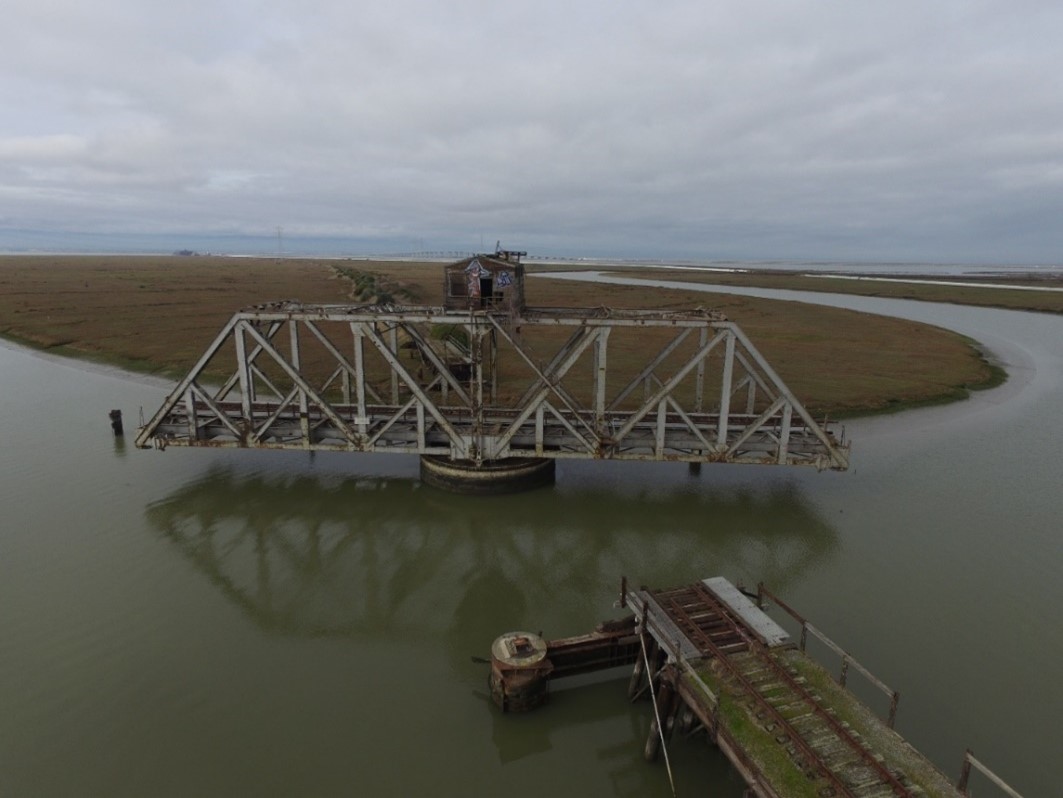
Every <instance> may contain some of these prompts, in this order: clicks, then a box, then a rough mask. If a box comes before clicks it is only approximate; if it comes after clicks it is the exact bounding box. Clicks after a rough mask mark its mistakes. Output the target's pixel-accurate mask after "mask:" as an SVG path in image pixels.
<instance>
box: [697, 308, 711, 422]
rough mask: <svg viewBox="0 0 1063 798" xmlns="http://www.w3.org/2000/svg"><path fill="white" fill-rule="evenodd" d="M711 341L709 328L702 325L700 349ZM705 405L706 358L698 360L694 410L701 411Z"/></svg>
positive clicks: (699, 340) (699, 341)
mask: <svg viewBox="0 0 1063 798" xmlns="http://www.w3.org/2000/svg"><path fill="white" fill-rule="evenodd" d="M708 342H709V328H708V327H702V328H701V333H700V335H699V336H698V349H704V348H705V344H707V343H708ZM704 405H705V358H702V359H701V360H699V361H698V368H697V372H696V374H695V378H694V412H695V413H700V412H701V409H702V407H704Z"/></svg>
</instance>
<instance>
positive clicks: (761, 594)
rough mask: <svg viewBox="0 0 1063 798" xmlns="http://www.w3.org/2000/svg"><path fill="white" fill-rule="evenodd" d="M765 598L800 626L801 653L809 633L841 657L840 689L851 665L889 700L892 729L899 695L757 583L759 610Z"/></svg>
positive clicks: (889, 723) (889, 722)
mask: <svg viewBox="0 0 1063 798" xmlns="http://www.w3.org/2000/svg"><path fill="white" fill-rule="evenodd" d="M765 597H766V598H768V599H770V600H771V601H772V602H774V603H775V604H776V605H777V606H778V607H780V608H781V609H783V610H785V611H786V612H787V613H788V614H789V615H790V617H792V618H793V619H794V620H795V621H797V622H798V623H799V624H800V625H801V638H800V642H799V644H798V645H799V648H800V649H801V651H805V646H806V644H807V641H808V635H809V633H811V634H812V636H813V637H815V638H816V639H817V640H819V641H820V642H821V643H823V644H824V645H825V646H826V647H827V648H829V649H830V650H831V651H833V652H834V653H835V654H837V655H838V656H839V657H841V660H842V664H841V671H840V672H839V674H838V678H837V681H838V684H840V685H841V686H842V687H847V685H846V682H847V680H848V676H849V666H850V665H852V666H853V667H855V668H856V670H858V671H859V672H860V673H861V674H862V675H863V676H864V678H866V679H867V680H868V682H870V683H871V684H872V685H873V686H874V687H877V688H878V689H879V690H881V691H882V692H883V693H884V694H885V695H886V696H887V697H888V698H889V700H890V710H889V717H888V718H887V720H886V725H887V726H889V728H891V729H892V728H893V725H894V723H895V722H896V720H897V705H898V703H900V700H901V695H900V693H899V692H897V691H896V690H894V689H892V688H890V687H889V686H888V685H887V684H886V683H885V682H883V681H882V680H881V679H879V678H878V677H877V676H875V674H873V673H872V672H871V671H869V670H868V669H867V668H865V667H864V666H863V665H861V664H860V663H859V662H858V661H857V660H856V658H855V657H853V655H852V654H850V653H849V652H848V651H846V650H845V649H843V648H842V647H841V646H839V645H838V644H837V643H835V642H834V641H833V640H831V639H830V638H829V637H827V636H826V635H825V634H823V632H821V631H820V630H819V629H817V628H816V627H815V626H813V625H812V624H811V623H809V621H808V619H806V618H805V617H804V616H802V615H801V614H800V613H799V612H797V610H795V609H793V608H792V607H791V606H789V605H788V604H787V603H786V602H784V601H783V600H782V599H780V598H779V597H778V596H776V595H775V594H774V593H772V592H771V591H770V590H768V589H767V588H766V587H764V583H763V582H759V583H758V584H757V595H756V598H757V604H758V606H760V607H761V608H763V605H764V599H765Z"/></svg>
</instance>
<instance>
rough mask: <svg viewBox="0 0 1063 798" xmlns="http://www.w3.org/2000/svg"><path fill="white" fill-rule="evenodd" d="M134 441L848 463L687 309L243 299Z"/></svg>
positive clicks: (794, 404)
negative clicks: (253, 302)
mask: <svg viewBox="0 0 1063 798" xmlns="http://www.w3.org/2000/svg"><path fill="white" fill-rule="evenodd" d="M136 445H137V446H139V447H142V448H148V447H151V446H155V447H157V448H165V447H166V446H214V447H251V448H265V449H304V450H339V451H352V452H390V453H408V454H420V455H436V456H444V457H449V458H453V459H455V460H461V461H468V462H471V463H474V464H477V465H479V464H482V463H484V462H485V461H492V460H501V459H506V458H525V457H534V458H553V459H559V458H584V459H607V460H648V461H662V460H670V461H685V462H690V463H758V464H768V463H773V464H782V465H812V466H815V467H817V468H820V469H825V468H829V469H836V470H843V469H845V468H847V467H848V463H849V457H848V454H849V452H848V444H847V443H845V442H844V441H843V440H842V439H841V438H840V437H838V436H837V435H836V434H835V432H834V431H833V429H832V427H831V425H827V424H823V425H820V424H817V423H816V422H815V421H814V420H813V419H812V417H811V416H810V415H809V413H808V412H807V411H806V410H805V408H804V407H803V406H802V405H801V404H800V403H799V402H798V400H797V399H796V398H795V397H794V395H793V394H792V393H791V392H790V390H789V389H788V388H787V387H786V385H785V384H783V382H782V380H781V379H780V378H779V376H778V375H777V374H776V372H775V371H774V369H772V367H771V366H770V365H769V364H768V362H767V361H766V360H765V359H764V358H763V357H762V356H761V354H760V353H759V352H758V351H757V350H756V349H755V347H754V346H753V345H752V343H751V342H750V341H749V340H748V339H747V338H746V336H745V335H744V334H743V332H742V331H741V330H740V329H739V328H738V326H737V325H736V324H734V323H733V322H731V321H728V320H727V319H726V318H725V317H724V316H722V315H721V314H719V313H717V312H714V311H709V310H702V309H696V310H677V311H671V310H668V311H665V310H619V309H608V308H597V309H579V308H529V307H523V308H520V309H519V310H518V311H513V310H510V311H499V310H497V309H490V308H487V309H475V310H467V309H466V310H456V309H448V308H443V307H403V306H393V305H304V304H300V303H297V302H278V303H273V304H269V305H260V306H256V307H252V308H247V309H244V310H241V311H240V312H238V313H236V314H235V315H234V316H233V317H232V318H231V319H230V320H229V322H228V323H227V324H226V325H225V326H224V328H223V329H222V330H221V332H220V333H219V334H218V336H217V337H216V338H215V339H214V342H213V343H212V344H211V345H210V346H209V347H208V348H207V350H206V351H205V352H204V353H203V355H202V357H201V358H200V359H199V362H197V363H196V365H195V366H194V367H193V368H192V370H191V371H190V372H189V373H188V375H187V376H185V377H184V379H182V380H181V381H180V382H179V383H178V384H177V386H176V387H175V388H174V390H173V391H172V392H171V393H170V395H169V396H168V397H167V399H166V401H165V402H164V403H163V405H162V407H161V408H159V410H158V412H156V413H155V414H154V416H152V418H151V419H150V420H149V421H147V423H143V422H142V425H141V427H140V429H139V431H138V434H137V438H136Z"/></svg>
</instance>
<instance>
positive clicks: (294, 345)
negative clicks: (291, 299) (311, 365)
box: [288, 319, 310, 449]
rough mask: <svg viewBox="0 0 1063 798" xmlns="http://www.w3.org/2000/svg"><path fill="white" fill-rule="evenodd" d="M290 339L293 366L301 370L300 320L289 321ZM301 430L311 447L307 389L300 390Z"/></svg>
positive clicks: (308, 446) (305, 440) (304, 439)
mask: <svg viewBox="0 0 1063 798" xmlns="http://www.w3.org/2000/svg"><path fill="white" fill-rule="evenodd" d="M288 339H289V342H290V344H291V349H292V351H291V361H292V368H294V369H295V370H296V371H299V369H300V368H301V359H300V356H299V322H297V321H296V320H295V319H292V320H291V321H290V322H288ZM299 431H300V432H301V433H302V437H303V445H304V446H305V447H306V448H307V449H309V448H310V405H309V403H308V402H307V398H306V391H303V390H300V391H299Z"/></svg>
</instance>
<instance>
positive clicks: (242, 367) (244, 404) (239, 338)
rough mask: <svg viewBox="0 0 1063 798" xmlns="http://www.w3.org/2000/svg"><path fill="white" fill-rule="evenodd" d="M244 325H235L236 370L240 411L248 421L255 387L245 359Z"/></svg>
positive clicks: (249, 367)
mask: <svg viewBox="0 0 1063 798" xmlns="http://www.w3.org/2000/svg"><path fill="white" fill-rule="evenodd" d="M246 325H247V322H245V321H241V322H240V323H239V324H237V325H236V330H235V332H236V370H237V373H238V374H239V380H240V409H241V411H242V412H243V414H244V419H245V420H247V421H250V420H251V403H252V402H253V401H254V390H255V387H254V382H253V378H252V377H251V362H250V361H249V360H248V359H247V341H246V340H245V338H244V333H245V330H246Z"/></svg>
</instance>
